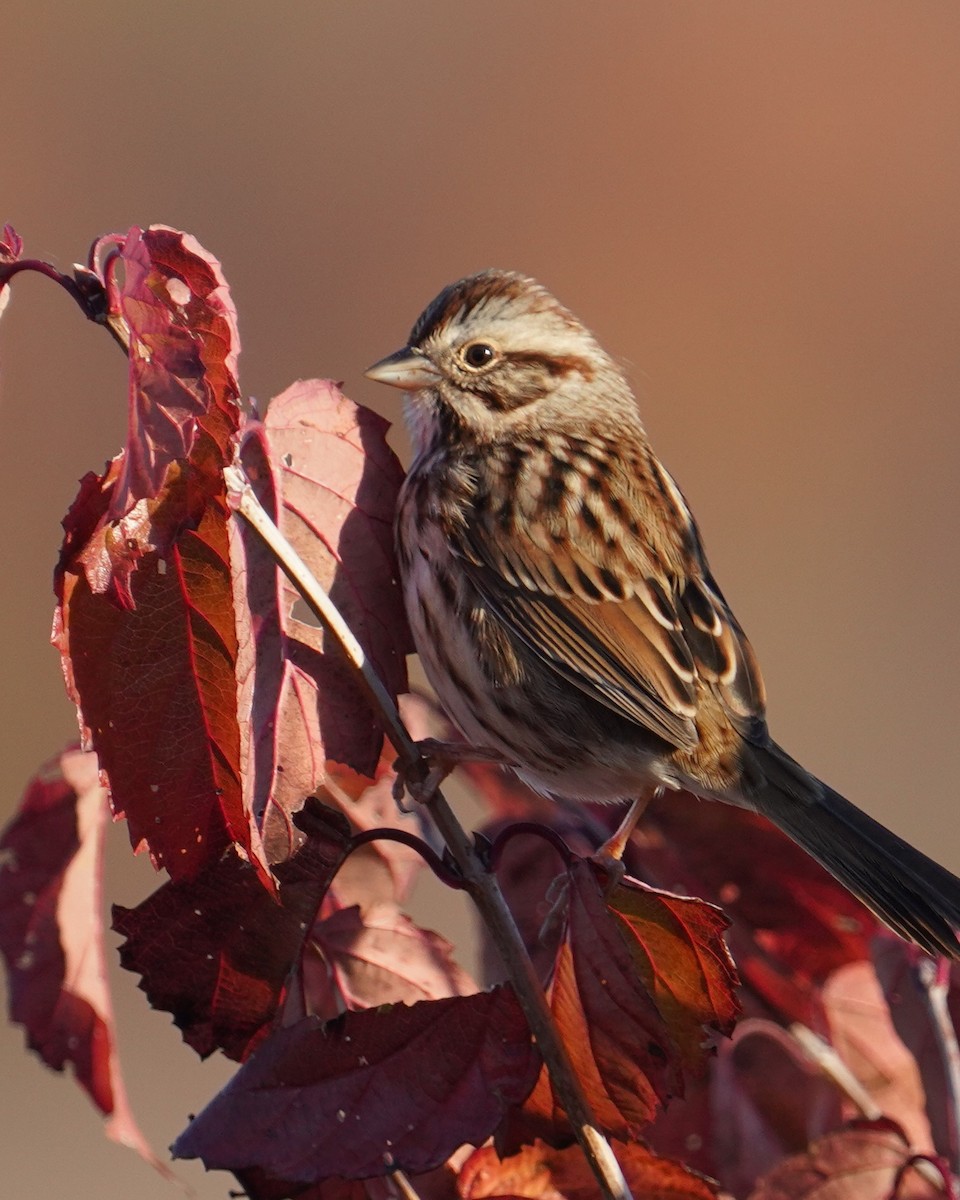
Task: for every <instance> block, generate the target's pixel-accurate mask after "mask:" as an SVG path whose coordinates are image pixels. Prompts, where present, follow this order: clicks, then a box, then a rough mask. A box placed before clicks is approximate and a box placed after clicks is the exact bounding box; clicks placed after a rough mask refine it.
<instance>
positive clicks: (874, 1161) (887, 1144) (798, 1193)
mask: <svg viewBox="0 0 960 1200" xmlns="http://www.w3.org/2000/svg"><path fill="white" fill-rule="evenodd" d="M914 1157H915V1156H914V1155H913V1153H912V1151H911V1150H910V1147H909V1146H908V1144H907V1142H906V1140H905V1139H904V1138H903V1137H902V1135H901V1134H900V1133H898V1132H897V1131H896V1129H895V1127H893V1126H892V1125H891V1123H890V1122H887V1121H884V1122H876V1123H874V1124H868V1123H866V1122H864V1123H862V1124H861V1125H860V1126H859V1127H853V1128H849V1129H843V1130H840V1131H839V1132H838V1133H830V1134H827V1136H826V1137H823V1138H821V1139H820V1140H819V1141H817V1142H814V1144H813V1145H812V1146H811V1147H810V1149H809V1150H808V1151H807V1152H806V1153H804V1154H798V1155H796V1156H795V1157H793V1158H788V1159H786V1160H785V1161H784V1162H782V1163H780V1165H779V1166H777V1167H775V1168H774V1170H773V1171H771V1172H770V1174H769V1175H767V1176H766V1177H765V1178H764V1179H762V1180H761V1181H760V1183H759V1184H758V1185H757V1187H756V1190H755V1191H754V1192H753V1193H752V1195H751V1200H887V1198H888V1197H891V1198H892V1197H898V1198H901V1200H907V1198H908V1197H909V1198H911V1200H919V1198H920V1197H924V1198H927V1197H930V1198H932V1197H934V1196H943V1194H944V1190H945V1191H946V1194H947V1196H952V1194H953V1189H952V1186H951V1184H950V1182H949V1179H947V1178H944V1179H943V1185H944V1188H943V1189H941V1188H938V1187H937V1185H936V1184H935V1183H932V1182H930V1181H929V1180H927V1179H924V1178H923V1177H921V1176H920V1175H919V1174H918V1172H917V1167H916V1165H914V1166H908V1164H910V1163H911V1161H912V1160H913V1159H914Z"/></svg>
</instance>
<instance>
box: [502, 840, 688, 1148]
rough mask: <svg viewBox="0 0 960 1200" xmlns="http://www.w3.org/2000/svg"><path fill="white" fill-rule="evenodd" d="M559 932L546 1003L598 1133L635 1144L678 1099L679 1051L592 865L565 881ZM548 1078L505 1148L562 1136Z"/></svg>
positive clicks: (565, 1129) (576, 868) (582, 864)
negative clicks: (669, 1101) (561, 934)
mask: <svg viewBox="0 0 960 1200" xmlns="http://www.w3.org/2000/svg"><path fill="white" fill-rule="evenodd" d="M565 886H566V897H565V902H566V934H565V937H564V940H563V944H562V945H561V947H560V951H559V954H558V956H557V963H556V969H555V972H554V977H553V983H552V985H551V989H550V1007H551V1010H552V1012H553V1017H554V1020H555V1021H556V1023H557V1027H558V1029H559V1031H560V1034H561V1036H562V1038H563V1040H564V1042H565V1044H566V1047H567V1050H568V1051H569V1053H570V1057H571V1060H572V1061H573V1064H574V1067H575V1069H576V1071H577V1074H578V1076H579V1078H580V1083H581V1085H582V1087H583V1090H584V1093H585V1095H586V1097H587V1100H588V1101H589V1103H590V1107H591V1108H592V1110H593V1112H594V1115H595V1116H596V1118H597V1123H598V1125H599V1127H600V1128H601V1129H602V1130H603V1131H604V1132H605V1133H606V1134H608V1135H609V1136H611V1137H619V1138H633V1137H635V1136H636V1134H637V1132H638V1130H639V1129H640V1128H642V1126H643V1125H645V1124H647V1122H649V1121H651V1120H652V1119H653V1117H654V1115H655V1113H656V1111H657V1109H658V1108H659V1107H660V1106H661V1105H662V1104H664V1103H665V1102H666V1100H667V1099H668V1097H670V1096H677V1095H681V1094H682V1091H683V1079H682V1075H681V1069H680V1066H681V1054H680V1050H679V1048H678V1046H677V1044H676V1042H675V1041H674V1039H673V1037H672V1036H671V1032H670V1029H669V1028H668V1026H667V1025H666V1024H665V1023H664V1020H663V1018H662V1016H661V1015H660V1013H659V1012H658V1011H657V1007H656V1005H655V1003H654V1001H653V999H652V998H651V996H650V994H649V992H648V991H647V989H646V986H645V983H644V980H643V977H642V975H641V974H640V972H639V971H638V969H637V965H636V963H635V961H634V959H633V957H632V956H631V953H630V950H629V949H628V947H627V943H626V941H625V940H624V935H623V931H622V927H621V922H620V921H619V920H618V918H617V917H615V916H614V915H613V914H611V913H610V912H609V911H608V909H607V907H606V904H605V903H604V898H603V895H602V893H601V891H600V887H599V884H598V882H597V878H596V875H595V874H594V870H593V868H592V866H591V864H590V863H588V862H587V861H585V860H583V859H578V860H576V861H574V862H573V863H572V865H571V866H570V867H569V868H568V871H567V878H566V884H565ZM562 1113H563V1109H562V1105H561V1104H560V1102H559V1100H558V1098H557V1097H556V1095H555V1094H554V1093H553V1090H552V1086H551V1084H550V1083H549V1080H548V1078H547V1075H546V1072H545V1071H544V1072H543V1073H542V1074H541V1077H540V1079H539V1081H538V1083H537V1086H536V1088H535V1089H534V1092H533V1094H532V1095H531V1097H530V1099H529V1100H528V1101H527V1103H526V1105H525V1106H524V1110H523V1113H522V1114H520V1115H519V1116H518V1117H517V1118H515V1119H511V1122H510V1125H509V1127H508V1129H507V1130H506V1131H505V1134H504V1144H505V1146H506V1148H507V1149H511V1150H512V1149H513V1148H514V1147H515V1146H516V1145H518V1144H519V1142H520V1141H525V1140H528V1138H529V1137H530V1135H531V1133H533V1134H537V1135H539V1136H542V1137H545V1138H547V1139H548V1140H550V1141H551V1142H552V1141H554V1140H556V1139H557V1138H558V1137H563V1136H569V1126H567V1125H566V1122H565V1121H564V1120H563V1116H562Z"/></svg>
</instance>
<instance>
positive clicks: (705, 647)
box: [459, 510, 764, 750]
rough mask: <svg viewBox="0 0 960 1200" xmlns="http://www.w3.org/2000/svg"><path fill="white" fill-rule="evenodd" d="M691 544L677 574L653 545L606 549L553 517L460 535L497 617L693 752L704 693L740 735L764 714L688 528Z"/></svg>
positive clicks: (606, 699)
mask: <svg viewBox="0 0 960 1200" xmlns="http://www.w3.org/2000/svg"><path fill="white" fill-rule="evenodd" d="M558 519H559V520H561V521H562V522H563V524H565V525H566V526H567V532H566V533H564V531H563V529H562V527H558ZM521 531H522V532H521ZM654 540H655V539H654ZM690 547H691V548H690V550H689V552H688V553H687V554H686V555H685V556H684V558H685V562H684V564H683V565H684V567H685V569H683V570H680V569H675V570H673V571H670V570H669V569H668V568H667V567H666V566H665V565H664V563H663V561H662V558H663V557H666V556H665V555H664V556H661V557H658V555H657V553H656V551H655V550H654V549H653V548H652V542H650V543H648V542H647V541H645V540H644V541H641V540H640V539H639V538H638V539H636V545H635V546H629V545H628V546H626V547H624V546H622V545H620V546H616V545H611V539H610V537H609V536H604V535H603V531H602V530H599V531H598V530H592V529H590V528H587V527H585V526H584V525H583V522H582V521H580V520H578V519H577V517H576V516H575V515H572V514H570V515H566V516H561V517H559V518H558V514H557V511H556V510H555V511H554V512H553V513H552V514H551V516H550V521H549V526H548V525H546V524H544V523H538V522H537V521H530V519H529V514H525V517H524V520H522V521H519V520H518V521H515V522H511V523H510V527H507V526H506V523H505V522H504V521H503V519H502V516H501V519H500V520H498V521H493V520H488V519H484V518H483V517H482V516H481V517H480V518H479V519H478V520H476V521H474V522H472V523H470V525H468V527H467V528H466V529H464V530H463V532H462V534H461V545H460V546H459V552H460V555H461V558H462V561H463V563H464V569H465V570H466V572H467V575H468V576H469V578H470V580H471V582H472V583H473V585H474V586H475V587H476V588H477V590H478V591H479V592H480V594H481V595H482V596H483V598H484V600H485V602H486V603H487V605H489V607H490V608H491V610H492V611H493V612H494V613H495V614H496V615H497V616H498V618H499V619H500V620H501V621H502V622H503V624H504V625H505V626H506V627H507V628H508V629H509V630H510V632H511V633H512V634H513V635H514V636H516V637H517V638H519V639H520V640H521V641H522V642H524V643H525V644H526V645H527V646H528V647H529V648H530V649H531V650H533V651H534V652H535V653H536V654H537V655H538V656H539V657H540V658H541V659H542V660H543V661H544V662H545V663H547V664H548V665H549V666H550V667H552V668H553V669H554V670H555V671H556V672H557V673H558V674H559V675H561V676H562V677H563V678H564V679H566V680H568V681H569V682H570V683H572V684H574V685H575V686H577V687H578V688H580V689H581V690H582V691H583V692H584V693H585V694H586V695H588V696H590V697H591V698H592V699H594V700H596V701H599V702H600V703H602V704H604V705H606V706H607V707H608V708H610V709H611V710H613V711H614V712H617V713H619V714H620V715H622V716H626V717H628V718H630V719H631V720H634V721H636V722H637V724H638V725H640V726H641V727H642V728H643V729H645V730H648V731H650V732H652V733H655V734H656V735H657V736H658V737H661V738H663V740H664V741H666V742H668V743H669V744H670V745H672V746H675V747H677V748H678V749H686V750H690V749H692V748H693V747H694V746H695V745H696V744H697V741H698V737H697V731H696V725H695V723H694V718H695V716H696V712H697V704H698V697H699V695H700V693H701V690H702V688H703V687H704V686H708V687H711V688H712V689H714V691H715V693H716V694H717V695H718V696H719V697H720V698H721V699H722V701H723V703H724V705H725V707H726V708H727V710H728V712H729V713H730V716H731V719H732V720H733V721H734V722H735V723H736V724H737V725H738V726H740V727H742V728H744V730H746V729H747V728H750V727H752V726H754V727H755V725H756V723H757V722H758V721H762V717H763V709H764V694H763V684H762V681H761V678H760V673H759V670H758V668H757V665H756V661H755V659H754V656H753V652H752V650H751V648H750V645H749V643H748V642H747V639H746V637H745V636H744V633H743V631H742V630H741V628H740V626H739V625H738V624H737V622H736V620H735V619H734V617H733V615H732V614H731V612H730V611H729V609H728V608H727V605H726V603H725V602H724V600H723V597H722V596H721V594H720V592H719V590H718V589H717V588H716V586H715V584H714V583H713V580H712V579H711V577H710V575H709V572H708V570H707V567H706V563H705V562H704V560H703V557H702V551H701V550H700V546H699V540H698V538H697V535H696V529H695V527H693V526H692V524H691V525H690ZM670 557H672V558H673V560H674V562H675V563H677V562H679V559H678V556H677V555H676V554H674V555H671V556H670Z"/></svg>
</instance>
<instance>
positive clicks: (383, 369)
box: [364, 346, 440, 392]
mask: <svg viewBox="0 0 960 1200" xmlns="http://www.w3.org/2000/svg"><path fill="white" fill-rule="evenodd" d="M364 375H366V377H367V378H368V379H373V380H375V381H376V382H377V383H389V384H390V386H391V387H396V388H403V390H404V391H405V392H416V391H419V390H420V388H425V387H430V386H431V384H434V383H436V382H437V381H438V380H439V379H440V372H439V371H438V370H437V368H436V367H435V366H434V365H433V363H432V362H431V361H430V359H429V358H427V357H426V355H424V354H421V353H420V351H419V350H413V349H411V348H410V347H409V346H404V347H403V349H402V350H398V351H397V352H396V353H395V354H388V355H387V357H386V358H381V359H380V361H379V362H376V363H374V364H373V366H372V367H370V368H369V369H368V370H366V371H364Z"/></svg>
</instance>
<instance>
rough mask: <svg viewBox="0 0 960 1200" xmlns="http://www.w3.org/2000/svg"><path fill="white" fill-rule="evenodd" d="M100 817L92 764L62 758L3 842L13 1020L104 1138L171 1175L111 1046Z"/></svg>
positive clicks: (0, 929) (34, 789) (1, 898)
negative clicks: (77, 1093) (139, 1118)
mask: <svg viewBox="0 0 960 1200" xmlns="http://www.w3.org/2000/svg"><path fill="white" fill-rule="evenodd" d="M107 815H108V809H107V798H106V793H105V792H104V790H103V788H101V787H100V784H99V779H98V775H97V762H96V758H95V756H94V755H92V754H84V753H82V752H81V751H79V750H69V751H67V752H66V753H64V754H63V755H61V756H60V758H58V759H54V760H53V761H51V762H49V763H47V765H46V766H45V767H44V768H43V769H42V770H41V771H40V772H39V774H38V775H37V776H36V777H35V778H34V779H33V780H32V781H31V783H30V785H29V786H28V788H27V791H26V793H25V794H24V797H23V800H22V801H21V803H20V807H19V809H18V810H17V813H16V816H15V817H14V818H13V820H12V821H11V822H10V824H9V825H8V826H7V828H6V829H5V830H4V833H3V837H2V838H0V951H2V953H3V956H4V959H5V961H6V966H7V975H8V979H9V990H10V1019H11V1020H12V1021H15V1022H16V1023H18V1024H20V1025H23V1027H24V1028H25V1030H26V1033H27V1040H28V1043H29V1046H30V1049H31V1050H34V1051H36V1053H37V1054H38V1055H39V1056H40V1057H41V1058H42V1059H43V1061H44V1062H45V1063H46V1064H47V1065H48V1066H50V1067H52V1068H53V1069H54V1070H56V1071H62V1070H64V1068H65V1067H67V1066H70V1067H71V1068H72V1069H73V1072H74V1075H75V1076H76V1079H77V1082H78V1083H79V1084H80V1085H81V1087H83V1088H84V1090H85V1091H86V1092H87V1093H88V1094H89V1095H90V1098H91V1099H92V1100H93V1102H94V1104H96V1106H97V1107H98V1108H99V1109H100V1111H101V1112H102V1113H104V1115H105V1116H107V1117H109V1120H108V1121H107V1124H106V1132H107V1134H108V1136H109V1137H111V1138H113V1139H114V1140H115V1141H117V1142H120V1143H121V1144H122V1145H125V1146H130V1147H131V1148H132V1149H134V1150H136V1151H137V1152H138V1153H139V1154H140V1155H141V1156H142V1157H143V1158H145V1159H146V1160H147V1161H148V1162H150V1163H152V1164H153V1165H154V1166H156V1167H157V1168H158V1169H159V1170H162V1171H164V1172H165V1173H168V1172H167V1170H166V1168H165V1167H163V1166H162V1165H161V1164H160V1163H159V1161H158V1160H157V1158H156V1156H155V1155H154V1153H153V1151H152V1150H151V1149H150V1147H149V1146H148V1145H147V1143H146V1141H145V1139H144V1137H143V1134H142V1133H141V1132H140V1130H139V1128H138V1127H137V1124H136V1122H135V1120H134V1118H133V1114H132V1113H131V1111H130V1109H129V1106H128V1104H127V1099H126V1093H125V1090H124V1087H123V1080H122V1078H121V1075H120V1065H119V1062H118V1059H117V1052H116V1045H115V1042H114V1021H113V1006H112V1003H111V999H110V993H109V990H108V986H107V971H106V963H105V961H104V948H103V920H102V916H101V912H100V888H101V875H102V854H103V833H104V828H105V826H106V822H107ZM261 890H262V889H261Z"/></svg>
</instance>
